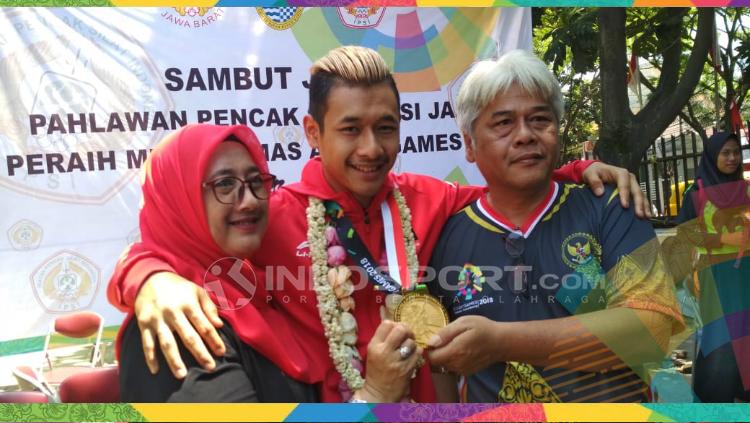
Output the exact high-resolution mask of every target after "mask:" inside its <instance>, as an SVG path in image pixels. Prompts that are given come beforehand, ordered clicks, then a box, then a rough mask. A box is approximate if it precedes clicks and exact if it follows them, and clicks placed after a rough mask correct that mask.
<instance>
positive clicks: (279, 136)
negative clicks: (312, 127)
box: [273, 126, 303, 144]
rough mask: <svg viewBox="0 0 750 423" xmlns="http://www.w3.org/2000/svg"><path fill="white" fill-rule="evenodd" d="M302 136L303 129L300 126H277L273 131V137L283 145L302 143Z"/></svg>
mask: <svg viewBox="0 0 750 423" xmlns="http://www.w3.org/2000/svg"><path fill="white" fill-rule="evenodd" d="M302 135H303V134H302V128H301V127H299V126H277V127H276V128H274V130H273V137H274V138H275V139H276V141H278V142H280V143H282V144H289V143H292V142H300V141H301V140H302Z"/></svg>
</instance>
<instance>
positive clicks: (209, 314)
mask: <svg viewBox="0 0 750 423" xmlns="http://www.w3.org/2000/svg"><path fill="white" fill-rule="evenodd" d="M135 316H136V321H137V322H138V327H139V328H140V330H141V339H142V341H143V354H144V355H145V357H146V364H147V365H148V368H149V370H150V371H151V373H154V374H155V373H156V372H158V371H159V362H158V360H157V359H156V344H157V342H158V345H159V348H161V351H162V354H164V358H165V359H166V361H167V364H168V365H169V369H170V370H171V371H172V374H174V376H175V377H176V378H178V379H182V378H184V377H185V375H186V374H187V370H186V368H185V363H184V362H183V361H182V358H181V357H180V351H179V349H178V347H177V342H176V340H175V337H174V334H173V333H172V332H177V334H178V335H179V337H180V339H181V340H182V343H183V344H184V345H185V347H186V348H187V349H188V351H190V353H191V354H192V355H193V357H195V359H196V360H197V361H198V363H199V364H200V365H201V366H202V367H203V368H205V369H206V370H212V369H213V368H214V367H215V365H216V363H215V362H214V359H213V357H211V354H209V352H208V350H207V349H206V344H208V346H209V347H210V348H211V351H213V353H214V354H215V355H217V356H221V355H224V352H225V349H224V342H222V340H221V337H220V336H219V333H218V332H217V330H216V328H217V327H221V326H222V325H223V322H222V321H221V319H220V318H219V313H218V310H217V309H216V306H215V305H214V303H213V302H212V301H211V299H210V298H209V297H208V294H206V292H205V291H204V290H203V288H201V287H200V286H198V285H196V284H195V283H193V282H190V281H188V280H186V279H183V278H182V277H180V276H178V275H176V274H174V273H169V272H161V273H155V274H153V275H151V276H150V277H149V278H148V280H146V283H144V284H143V287H141V289H140V291H138V296H137V297H136V300H135Z"/></svg>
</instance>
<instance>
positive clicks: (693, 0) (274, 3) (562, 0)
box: [0, 0, 750, 7]
mask: <svg viewBox="0 0 750 423" xmlns="http://www.w3.org/2000/svg"><path fill="white" fill-rule="evenodd" d="M350 5H368V6H421V7H445V6H459V7H491V6H521V7H535V6H557V7H560V6H607V7H613V6H619V7H631V6H633V7H665V6H699V7H708V6H713V7H737V6H749V5H750V0H218V1H217V0H0V7H7V6H47V7H64V6H66V7H67V6H76V7H89V6H128V7H133V6H160V7H162V6H201V7H214V6H219V7H236V6H262V7H283V6H350Z"/></svg>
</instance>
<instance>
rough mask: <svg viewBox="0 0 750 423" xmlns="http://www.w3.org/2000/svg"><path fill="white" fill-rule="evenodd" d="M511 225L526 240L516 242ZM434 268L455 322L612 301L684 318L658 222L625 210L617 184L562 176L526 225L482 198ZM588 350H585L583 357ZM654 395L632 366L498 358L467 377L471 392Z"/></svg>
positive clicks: (538, 396) (524, 317)
mask: <svg viewBox="0 0 750 423" xmlns="http://www.w3.org/2000/svg"><path fill="white" fill-rule="evenodd" d="M511 232H514V233H515V235H514V237H515V238H522V240H515V241H513V242H512V244H511V245H508V243H509V242H511V241H507V240H506V238H507V237H508V235H509V234H510V233H511ZM519 251H521V254H519ZM431 266H432V267H433V268H434V269H435V270H436V278H435V279H434V280H432V281H430V282H429V283H428V287H429V290H430V292H431V293H432V294H433V295H434V296H436V297H438V298H439V299H440V301H441V302H442V303H443V305H444V306H445V307H446V309H447V310H448V313H449V315H450V318H451V320H455V319H457V318H459V317H461V316H467V315H479V316H484V317H487V318H489V319H490V320H493V321H502V322H518V321H531V320H545V319H554V318H559V317H568V316H571V315H575V314H581V313H587V312H592V311H596V310H603V309H606V308H613V307H630V308H642V309H649V310H655V311H659V312H662V313H665V314H668V315H670V316H672V317H674V318H675V319H677V320H680V315H679V313H678V312H677V307H676V303H675V299H674V298H675V297H674V291H673V286H672V284H671V279H670V278H669V277H668V274H667V273H666V270H665V267H664V264H663V261H662V260H661V258H660V257H659V254H658V242H657V241H656V236H655V233H654V230H653V228H652V227H651V225H650V224H649V223H648V222H647V221H646V220H640V219H638V218H637V217H636V216H635V215H634V213H633V212H632V209H623V208H622V207H621V206H620V203H619V200H618V195H617V191H616V190H614V189H612V188H611V187H608V188H607V189H606V191H605V194H604V195H603V196H601V197H596V196H595V195H594V194H593V193H592V192H591V191H590V190H589V189H588V188H586V187H584V186H581V185H575V184H559V183H555V182H553V183H551V184H550V187H549V190H548V193H547V196H546V198H545V199H544V201H543V202H542V203H541V204H540V205H539V207H538V208H537V209H536V210H534V212H533V213H532V215H531V216H530V217H529V218H528V219H527V221H526V222H525V223H524V224H523V225H522V226H520V227H516V226H515V225H513V224H512V223H511V222H510V221H508V220H507V219H505V218H504V217H503V216H501V215H500V214H499V213H497V212H495V211H494V210H493V209H492V207H491V206H490V204H489V203H488V202H487V200H486V196H483V197H482V198H481V199H480V200H477V201H476V202H474V203H472V204H470V205H469V206H467V207H466V208H464V209H463V210H462V211H461V212H459V213H458V214H456V215H454V216H453V217H451V219H450V220H449V221H448V223H447V224H446V225H445V227H444V229H443V232H442V234H441V237H440V240H439V241H438V244H437V246H436V248H435V250H434V253H433V256H432V260H431ZM646 335H648V332H647V331H646V330H645V329H644V336H646ZM644 339H645V338H644ZM649 339H650V338H649ZM645 342H648V339H647V340H646V341H645ZM651 342H653V341H651ZM589 352H591V351H587V350H586V348H585V347H584V348H581V350H580V354H581V355H582V356H584V357H582V359H585V354H587V353H589ZM614 352H615V353H616V352H617V351H616V350H614ZM577 353H578V352H576V354H577ZM646 394H647V386H646V384H645V383H644V382H643V381H642V380H641V379H640V378H639V376H638V375H636V373H635V372H634V371H633V369H631V368H629V367H627V366H624V367H622V368H620V369H617V370H610V371H608V372H606V373H601V372H584V371H575V370H569V369H566V368H541V367H534V366H530V365H527V364H523V363H511V364H510V365H509V364H507V363H499V364H495V365H492V366H490V367H489V368H487V369H484V370H483V371H480V372H479V373H477V374H474V375H472V376H470V377H468V378H467V383H466V386H465V391H464V392H463V397H464V400H466V401H468V402H495V401H500V402H548V401H549V402H556V401H562V402H573V401H580V402H633V401H645V400H646V399H647V396H646Z"/></svg>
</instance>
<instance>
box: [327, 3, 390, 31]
mask: <svg viewBox="0 0 750 423" xmlns="http://www.w3.org/2000/svg"><path fill="white" fill-rule="evenodd" d="M338 10H339V19H341V23H342V24H344V25H345V26H347V27H349V28H359V29H364V28H374V27H376V26H378V24H380V21H381V20H382V19H383V15H384V14H385V7H376V6H359V7H355V6H352V7H339V9H338Z"/></svg>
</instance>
